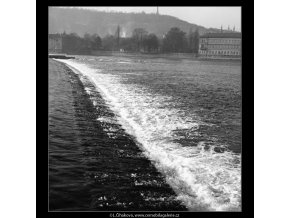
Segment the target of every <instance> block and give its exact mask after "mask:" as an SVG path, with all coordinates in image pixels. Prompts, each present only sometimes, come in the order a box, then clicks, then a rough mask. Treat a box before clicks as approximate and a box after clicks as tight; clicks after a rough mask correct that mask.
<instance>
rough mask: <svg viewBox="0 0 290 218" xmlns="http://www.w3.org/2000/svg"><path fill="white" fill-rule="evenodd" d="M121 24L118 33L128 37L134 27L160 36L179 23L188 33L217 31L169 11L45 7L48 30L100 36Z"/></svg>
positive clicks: (178, 25)
mask: <svg viewBox="0 0 290 218" xmlns="http://www.w3.org/2000/svg"><path fill="white" fill-rule="evenodd" d="M118 25H120V27H121V36H123V37H129V36H131V33H132V31H133V29H134V28H144V29H146V30H147V31H148V32H149V33H155V34H156V35H157V36H159V37H161V36H162V35H163V34H165V33H167V32H168V30H169V29H170V28H171V27H179V28H180V29H181V30H183V31H184V32H186V33H188V32H189V31H190V29H191V28H192V31H195V29H196V28H198V30H199V32H200V34H203V33H206V32H217V31H219V30H217V29H206V28H204V27H202V26H198V25H196V24H191V23H188V22H186V21H183V20H180V19H178V18H176V17H173V16H169V15H156V14H145V13H119V12H101V11H94V10H87V9H76V8H56V7H50V8H49V33H62V32H64V31H65V32H66V33H72V32H75V33H77V34H78V35H79V36H83V35H84V34H85V33H89V34H94V33H97V34H98V35H100V36H101V37H104V36H106V35H107V34H114V33H115V32H116V29H117V26H118Z"/></svg>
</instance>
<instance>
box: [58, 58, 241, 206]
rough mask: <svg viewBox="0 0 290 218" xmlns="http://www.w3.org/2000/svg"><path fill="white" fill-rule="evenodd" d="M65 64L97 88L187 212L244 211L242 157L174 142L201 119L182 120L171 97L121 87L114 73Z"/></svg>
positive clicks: (192, 128) (73, 63)
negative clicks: (178, 132)
mask: <svg viewBox="0 0 290 218" xmlns="http://www.w3.org/2000/svg"><path fill="white" fill-rule="evenodd" d="M62 62H64V63H66V64H68V66H71V67H73V68H72V69H73V70H75V69H76V70H78V71H79V72H80V73H81V74H83V75H85V76H86V77H87V78H88V79H90V80H91V81H92V83H94V84H95V86H96V89H97V90H98V91H99V92H100V93H101V95H102V96H103V98H104V99H105V100H106V102H107V103H108V105H109V106H110V107H111V109H112V110H113V111H114V112H115V113H116V114H117V115H118V122H119V123H120V124H121V125H122V126H123V128H124V129H125V130H126V131H127V132H128V133H129V134H131V135H133V136H135V137H136V140H137V141H138V145H139V146H140V147H141V148H142V150H143V151H144V154H145V155H146V156H147V157H148V159H150V160H151V161H152V163H153V164H154V165H155V166H156V168H157V169H158V170H159V171H160V172H161V173H163V174H164V175H165V176H166V180H167V183H168V184H169V185H170V186H171V187H172V188H173V189H174V191H175V192H176V194H177V196H178V197H177V198H178V199H179V200H181V201H182V202H183V203H184V205H185V206H187V208H188V209H189V210H195V211H196V210H210V211H211V210H213V211H228V210H240V209H241V208H240V207H241V172H240V171H241V166H240V156H239V155H235V154H233V153H231V152H224V153H216V152H214V151H213V149H210V150H205V149H204V147H203V142H200V143H199V144H198V146H197V147H190V146H188V147H184V146H181V145H180V144H178V143H176V142H174V141H173V139H176V137H177V136H176V135H174V133H173V131H174V130H181V129H191V131H192V132H193V133H194V131H195V130H198V128H199V125H201V121H199V120H198V117H186V118H184V116H182V111H179V110H178V109H176V108H175V107H174V105H172V103H168V102H170V101H169V100H170V97H168V96H167V97H166V96H158V95H152V94H150V90H147V89H146V88H145V87H142V86H137V85H135V84H122V79H124V78H122V77H121V75H111V74H109V73H106V72H102V70H100V69H94V68H95V67H96V66H89V65H85V64H82V63H78V62H77V61H76V60H62ZM202 124H203V125H205V123H202ZM208 125H210V124H208ZM193 135H194V134H193Z"/></svg>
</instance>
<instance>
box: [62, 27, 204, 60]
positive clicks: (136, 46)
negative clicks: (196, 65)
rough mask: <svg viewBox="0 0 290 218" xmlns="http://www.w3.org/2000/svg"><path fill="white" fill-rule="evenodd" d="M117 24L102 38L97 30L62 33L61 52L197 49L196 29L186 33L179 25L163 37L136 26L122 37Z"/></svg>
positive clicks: (186, 51) (188, 50) (195, 50)
mask: <svg viewBox="0 0 290 218" xmlns="http://www.w3.org/2000/svg"><path fill="white" fill-rule="evenodd" d="M120 33H121V28H120V27H119V26H118V27H117V30H116V33H115V34H114V35H107V36H105V37H103V38H101V37H100V36H99V35H98V34H93V35H90V34H88V33H86V34H85V35H84V37H80V36H78V35H77V34H76V33H71V34H66V33H65V32H64V33H63V34H61V35H62V39H63V43H62V48H63V52H66V53H79V54H89V53H90V52H92V51H124V52H143V53H170V52H178V53H179V52H180V53H194V54H197V53H198V48H199V32H198V30H197V29H196V30H195V31H194V32H193V31H192V30H190V31H189V33H188V34H187V33H185V32H183V31H182V30H180V29H179V28H178V27H173V28H171V29H170V30H169V31H168V32H167V33H166V34H165V35H164V36H163V37H157V36H156V35H155V34H154V33H148V32H147V31H146V30H145V29H144V28H135V29H134V30H133V31H132V35H131V37H121V34H120Z"/></svg>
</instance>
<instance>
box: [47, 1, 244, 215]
mask: <svg viewBox="0 0 290 218" xmlns="http://www.w3.org/2000/svg"><path fill="white" fill-rule="evenodd" d="M48 15H49V18H48V21H49V22H48V32H49V34H48V51H49V53H48V88H49V90H48V94H49V96H48V130H49V131H48V140H49V142H48V177H49V181H48V197H49V199H48V201H49V205H48V210H49V211H124V212H125V211H173V212H174V211H191V212H200V211H202V212H208V211H237V212H241V211H242V206H241V204H242V194H241V183H242V181H241V167H242V166H241V165H242V164H241V156H242V89H241V82H242V64H241V62H242V49H241V45H242V31H241V7H236V6H235V7H233V6H228V7H226V6H223V7H208V6H207V7H163V6H152V7H137V6H136V7H48Z"/></svg>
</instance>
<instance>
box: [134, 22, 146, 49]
mask: <svg viewBox="0 0 290 218" xmlns="http://www.w3.org/2000/svg"><path fill="white" fill-rule="evenodd" d="M147 34H148V32H147V31H146V30H145V29H143V28H135V29H134V30H133V32H132V39H133V41H134V42H135V43H136V46H137V51H140V49H141V48H142V47H143V43H144V39H145V37H146V35H147Z"/></svg>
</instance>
